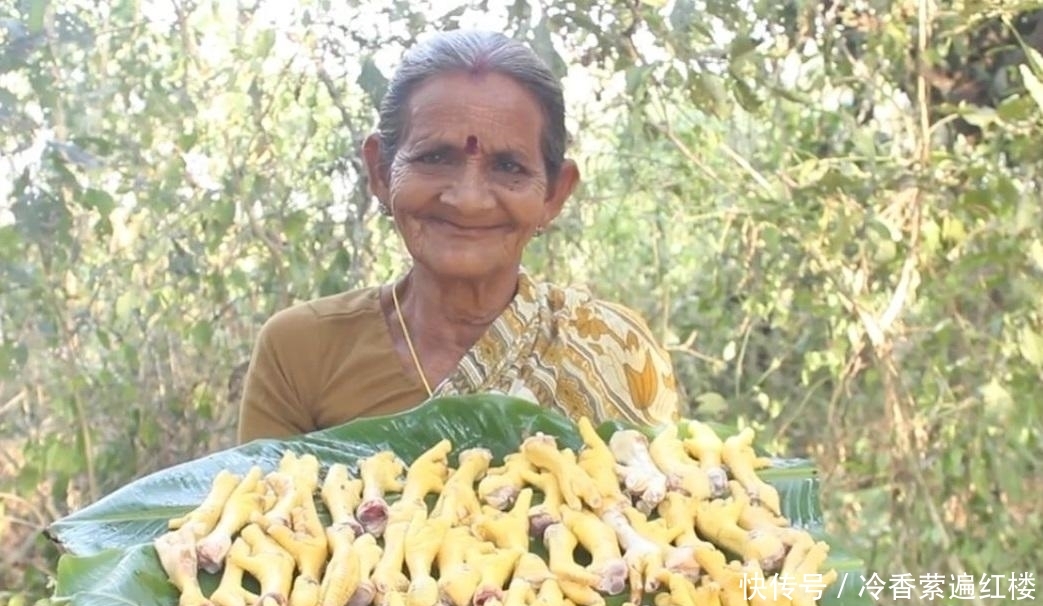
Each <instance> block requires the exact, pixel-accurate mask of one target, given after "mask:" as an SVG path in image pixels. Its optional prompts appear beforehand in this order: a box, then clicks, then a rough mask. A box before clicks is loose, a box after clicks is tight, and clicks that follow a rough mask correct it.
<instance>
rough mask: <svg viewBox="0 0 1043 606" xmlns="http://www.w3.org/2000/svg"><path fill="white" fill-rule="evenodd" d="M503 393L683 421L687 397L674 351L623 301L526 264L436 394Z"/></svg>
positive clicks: (570, 411)
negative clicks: (537, 273) (534, 274)
mask: <svg viewBox="0 0 1043 606" xmlns="http://www.w3.org/2000/svg"><path fill="white" fill-rule="evenodd" d="M475 392H500V393H504V394H507V395H511V396H516V397H521V398H525V399H528V400H531V401H533V402H536V403H537V404H541V405H543V406H551V407H553V408H556V409H558V410H559V411H560V412H562V413H564V414H565V415H567V416H568V417H569V418H572V419H577V418H579V417H580V416H587V417H588V418H590V419H591V420H592V421H594V422H601V421H606V420H610V419H623V420H627V421H631V422H634V423H638V424H650V425H657V424H660V423H665V422H669V421H676V420H677V418H678V415H679V401H680V395H679V391H678V386H677V380H676V377H675V374H674V370H673V366H672V364H671V361H670V358H669V355H668V354H667V352H666V351H664V350H663V349H662V348H661V347H660V346H659V345H658V344H657V343H656V341H655V339H654V338H653V336H652V334H651V331H650V330H649V328H648V326H647V324H646V323H645V322H644V320H643V319H641V318H640V317H639V316H638V315H637V314H636V313H635V312H633V311H632V310H630V309H627V308H626V307H624V306H621V305H618V304H614V303H610V302H607V301H603V300H599V299H596V298H594V297H593V296H592V295H591V293H589V292H587V291H585V290H582V289H578V288H565V287H561V286H557V285H554V284H550V283H545V282H536V281H534V280H533V279H532V278H531V277H530V276H529V274H528V273H527V272H525V271H524V270H522V271H521V272H520V275H519V281H518V291H517V294H516V296H515V297H514V300H513V301H512V303H511V304H510V305H509V306H508V308H507V309H506V310H505V311H504V312H503V313H502V314H501V315H500V316H499V317H498V318H497V319H496V320H495V321H494V322H493V323H492V325H491V326H490V327H489V329H488V330H487V331H486V332H485V333H484V334H483V335H482V337H480V338H479V340H478V342H476V343H475V345H474V346H473V347H471V349H470V350H469V351H468V352H467V353H466V354H465V355H464V357H463V358H462V359H461V360H460V363H459V364H458V366H457V368H456V370H455V371H454V373H453V374H452V375H450V376H449V377H448V378H447V379H446V380H445V381H443V382H442V383H441V384H440V385H439V386H438V387H437V388H436V389H435V390H434V396H436V397H437V396H447V395H459V394H466V393H475Z"/></svg>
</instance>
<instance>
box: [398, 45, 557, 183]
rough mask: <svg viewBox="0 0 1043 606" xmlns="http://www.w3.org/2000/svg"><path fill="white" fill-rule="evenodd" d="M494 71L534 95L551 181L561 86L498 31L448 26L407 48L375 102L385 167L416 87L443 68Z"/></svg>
mask: <svg viewBox="0 0 1043 606" xmlns="http://www.w3.org/2000/svg"><path fill="white" fill-rule="evenodd" d="M454 71H457V72H459V71H462V72H470V73H475V74H479V73H487V72H495V73H499V74H502V75H504V76H508V77H510V78H513V79H514V80H515V81H517V82H518V84H520V85H521V86H523V87H524V88H525V89H527V90H528V91H529V92H530V93H532V95H533V96H534V97H535V98H536V100H537V102H538V103H539V105H540V109H541V110H542V111H543V118H544V125H543V132H542V133H541V134H540V147H541V151H542V153H543V162H544V167H545V169H546V171H547V177H548V178H549V179H551V180H553V179H554V178H556V177H557V176H558V171H560V170H561V165H562V164H563V163H564V160H565V144H566V139H567V133H566V130H565V102H564V98H563V94H562V90H561V84H560V83H559V82H558V80H557V78H555V77H554V74H553V73H552V72H551V70H550V69H549V68H548V67H547V65H546V64H545V63H544V62H543V61H542V60H540V58H539V57H538V56H537V55H536V53H535V52H533V51H532V49H530V48H529V47H528V46H526V45H524V44H522V43H521V42H518V41H517V40H514V39H512V38H509V37H507V36H505V35H503V34H501V33H496V32H487V31H481V30H453V31H449V32H441V33H438V34H435V35H434V36H432V37H431V38H429V39H427V40H425V41H423V42H421V43H419V44H417V45H415V46H413V47H412V48H410V49H409V50H408V51H407V52H406V54H405V55H404V56H403V58H402V63H401V64H400V65H399V67H398V69H397V70H396V71H395V74H394V76H392V77H391V81H390V82H389V83H388V88H387V93H386V94H385V95H384V98H383V100H382V101H381V104H380V112H379V124H378V125H377V132H378V133H379V136H380V147H381V164H382V165H383V168H384V170H387V169H388V168H389V167H390V166H391V163H392V161H393V160H394V157H395V153H396V152H397V151H398V145H399V143H400V141H401V137H402V135H403V133H404V131H405V127H406V124H405V120H406V117H405V116H406V111H405V110H406V105H407V104H408V103H409V96H410V95H411V94H412V92H413V90H414V89H416V87H417V86H418V85H419V84H420V83H421V82H423V81H424V80H426V79H427V78H429V77H431V76H434V75H437V74H441V73H446V72H454Z"/></svg>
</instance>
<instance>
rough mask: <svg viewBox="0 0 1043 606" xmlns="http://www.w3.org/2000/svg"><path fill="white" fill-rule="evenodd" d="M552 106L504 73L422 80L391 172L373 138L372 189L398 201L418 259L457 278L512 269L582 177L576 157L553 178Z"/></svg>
mask: <svg viewBox="0 0 1043 606" xmlns="http://www.w3.org/2000/svg"><path fill="white" fill-rule="evenodd" d="M542 129H543V114H542V112H541V110H540V107H539V105H538V104H537V102H536V100H535V99H534V98H533V96H532V95H531V94H530V93H529V92H528V91H527V90H526V89H524V88H523V87H522V86H521V85H519V84H518V83H516V82H515V81H514V80H513V79H511V78H509V77H507V76H502V75H500V74H495V73H491V74H483V75H477V76H476V75H472V74H467V73H460V74H446V75H440V76H435V77H432V78H430V79H429V80H426V81H425V82H423V83H422V84H421V85H420V86H418V87H417V88H416V89H415V90H414V91H413V94H412V96H411V97H410V100H409V106H408V108H407V119H406V132H405V133H404V135H403V138H402V141H401V142H400V144H399V148H398V151H397V153H396V155H395V158H394V160H393V162H392V164H391V167H390V170H389V171H388V174H387V175H382V174H380V171H379V169H378V163H379V162H378V159H379V151H380V149H379V142H378V140H377V138H376V137H375V136H374V137H371V138H370V139H369V140H367V142H366V146H365V149H364V151H365V156H366V162H367V165H368V167H369V174H370V183H371V188H372V189H373V192H374V193H375V194H376V195H377V196H378V197H379V198H380V199H381V201H382V202H383V203H384V204H386V205H387V206H388V207H390V208H391V211H392V214H393V216H394V219H395V223H396V225H397V227H398V230H399V233H401V235H402V238H403V240H404V241H405V245H406V247H407V248H408V250H409V252H410V254H411V255H412V256H413V258H414V260H415V261H416V262H417V263H419V264H421V265H423V266H425V267H426V268H428V269H429V270H430V271H432V272H433V273H435V274H436V275H440V276H443V277H445V278H448V279H455V278H464V279H466V278H479V277H490V276H494V275H495V274H497V273H499V272H506V271H513V270H514V268H515V267H517V265H518V264H519V263H520V262H521V257H522V252H523V249H524V247H525V245H526V243H527V242H528V241H529V239H530V238H531V237H532V236H533V234H534V233H535V232H536V230H537V229H538V228H540V227H542V226H546V225H547V224H548V223H549V222H550V221H551V220H553V219H554V217H556V216H557V214H558V212H560V210H561V206H562V204H563V203H564V202H565V199H566V198H567V197H568V196H569V195H570V194H571V192H572V189H573V187H574V186H575V183H576V181H577V179H578V172H577V170H576V167H575V165H574V164H573V163H572V162H567V163H566V166H564V167H563V168H562V171H561V173H560V174H559V176H558V178H557V179H555V181H554V182H553V183H551V182H550V180H549V179H548V175H547V174H546V170H545V168H544V159H543V154H542V153H541V146H540V134H541V132H542Z"/></svg>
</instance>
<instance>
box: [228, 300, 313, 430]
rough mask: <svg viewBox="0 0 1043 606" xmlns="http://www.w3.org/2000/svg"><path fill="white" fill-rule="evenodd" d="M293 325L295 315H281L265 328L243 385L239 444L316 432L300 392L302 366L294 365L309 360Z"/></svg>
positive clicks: (277, 315) (270, 321)
mask: <svg viewBox="0 0 1043 606" xmlns="http://www.w3.org/2000/svg"><path fill="white" fill-rule="evenodd" d="M293 324H294V322H293V318H292V316H291V315H289V314H287V313H279V314H276V315H275V316H273V317H272V318H271V319H269V320H268V322H266V323H265V324H264V326H263V327H261V331H260V334H258V336H257V343H256V344H255V345H254V350H253V354H252V356H251V358H250V365H249V368H248V369H247V371H246V377H245V378H244V381H243V399H242V402H241V403H240V407H239V426H238V431H237V441H238V443H239V444H243V443H246V442H249V441H251V440H256V439H259V438H286V437H290V436H293V435H299V434H302V433H307V432H309V431H313V430H314V427H313V425H314V421H313V420H312V417H311V414H310V413H309V412H308V408H307V406H306V405H305V403H304V401H303V399H302V397H301V394H300V390H299V388H298V385H299V383H300V381H301V380H302V377H301V376H299V375H300V370H298V369H297V368H298V367H299V364H298V365H297V367H295V365H294V362H295V361H299V360H300V359H301V358H303V357H305V356H304V355H303V354H304V352H299V351H297V350H298V349H300V347H301V346H302V344H300V343H299V342H298V341H297V339H294V336H295V335H294V333H295V332H296V331H295V328H297V329H300V327H295V326H293ZM298 334H299V333H298ZM304 370H307V369H304ZM305 380H306V378H305Z"/></svg>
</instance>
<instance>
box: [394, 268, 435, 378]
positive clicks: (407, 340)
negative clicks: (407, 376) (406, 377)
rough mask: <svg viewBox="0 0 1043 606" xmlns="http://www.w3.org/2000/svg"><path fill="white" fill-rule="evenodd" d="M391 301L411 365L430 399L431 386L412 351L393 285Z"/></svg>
mask: <svg viewBox="0 0 1043 606" xmlns="http://www.w3.org/2000/svg"><path fill="white" fill-rule="evenodd" d="M391 300H392V301H394V303H395V315H397V316H398V325H399V326H401V327H402V335H403V336H405V338H406V345H407V346H408V347H409V354H410V355H411V356H413V364H414V365H415V366H416V372H417V374H419V375H420V380H421V381H422V382H423V383H424V389H426V390H427V397H431V396H432V395H433V393H434V392H432V391H431V386H430V385H428V383H427V377H425V376H424V367H423V366H421V365H420V358H418V357H417V355H416V350H415V349H413V340H412V339H410V338H409V330H408V329H407V328H406V321H405V319H403V318H402V309H401V308H400V307H399V306H398V293H397V292H396V290H395V285H394V284H392V285H391Z"/></svg>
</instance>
